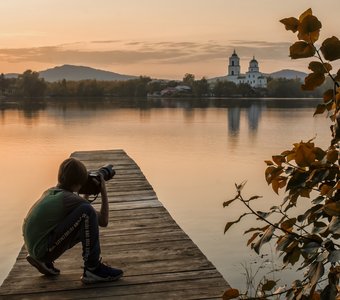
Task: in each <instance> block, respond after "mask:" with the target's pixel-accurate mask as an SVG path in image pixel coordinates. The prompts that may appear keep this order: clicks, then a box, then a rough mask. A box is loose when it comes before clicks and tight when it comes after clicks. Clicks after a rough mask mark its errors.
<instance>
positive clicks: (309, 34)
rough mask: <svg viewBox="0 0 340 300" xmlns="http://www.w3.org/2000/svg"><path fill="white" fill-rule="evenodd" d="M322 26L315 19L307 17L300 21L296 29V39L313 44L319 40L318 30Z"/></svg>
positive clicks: (311, 16)
mask: <svg viewBox="0 0 340 300" xmlns="http://www.w3.org/2000/svg"><path fill="white" fill-rule="evenodd" d="M321 27H322V25H321V22H320V21H319V20H318V18H317V17H315V16H313V15H308V16H306V17H304V18H303V20H302V21H300V25H299V28H298V31H299V33H298V39H299V40H304V41H306V42H308V43H315V42H316V41H317V40H318V39H319V34H320V29H321Z"/></svg>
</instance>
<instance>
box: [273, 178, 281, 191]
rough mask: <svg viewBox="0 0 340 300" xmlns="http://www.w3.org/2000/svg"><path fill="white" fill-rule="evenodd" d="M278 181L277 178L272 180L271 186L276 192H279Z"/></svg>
mask: <svg viewBox="0 0 340 300" xmlns="http://www.w3.org/2000/svg"><path fill="white" fill-rule="evenodd" d="M279 185H280V184H279V181H278V180H277V179H273V180H272V188H273V191H274V192H275V193H276V194H279Z"/></svg>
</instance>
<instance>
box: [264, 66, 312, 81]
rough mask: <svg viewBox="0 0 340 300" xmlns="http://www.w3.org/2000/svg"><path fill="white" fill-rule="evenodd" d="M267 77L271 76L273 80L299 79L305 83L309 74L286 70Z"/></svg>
mask: <svg viewBox="0 0 340 300" xmlns="http://www.w3.org/2000/svg"><path fill="white" fill-rule="evenodd" d="M266 76H270V77H272V78H286V79H296V78H299V79H301V81H303V80H304V79H305V77H306V76H307V74H306V73H304V72H300V71H295V70H288V69H284V70H280V71H277V72H273V73H270V74H266Z"/></svg>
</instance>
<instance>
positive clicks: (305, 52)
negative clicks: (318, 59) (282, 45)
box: [289, 41, 315, 59]
mask: <svg viewBox="0 0 340 300" xmlns="http://www.w3.org/2000/svg"><path fill="white" fill-rule="evenodd" d="M289 52H290V54H289V56H290V57H291V58H292V59H298V58H307V57H312V56H314V54H315V48H314V47H313V45H311V44H309V43H307V42H303V41H299V42H295V43H294V44H293V45H291V46H290V48H289Z"/></svg>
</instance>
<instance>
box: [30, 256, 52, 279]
mask: <svg viewBox="0 0 340 300" xmlns="http://www.w3.org/2000/svg"><path fill="white" fill-rule="evenodd" d="M26 260H27V261H28V262H29V263H30V264H31V265H32V266H33V267H35V268H36V269H37V270H38V271H39V272H40V273H41V274H44V275H46V276H56V275H59V272H58V273H57V272H56V273H54V272H51V271H49V270H47V269H45V268H44V267H43V266H42V265H41V264H39V263H38V262H37V261H36V260H35V259H34V258H33V257H31V256H27V257H26Z"/></svg>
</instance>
